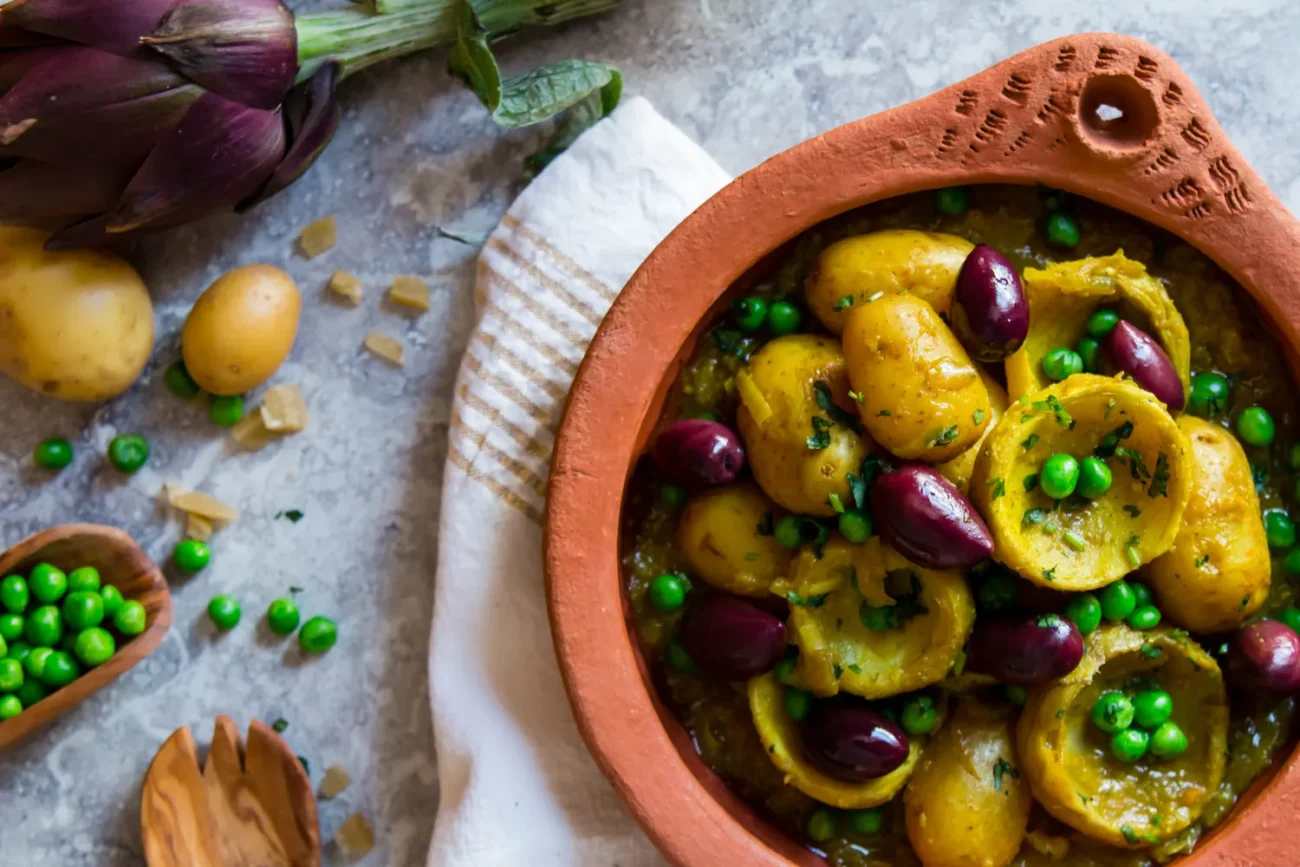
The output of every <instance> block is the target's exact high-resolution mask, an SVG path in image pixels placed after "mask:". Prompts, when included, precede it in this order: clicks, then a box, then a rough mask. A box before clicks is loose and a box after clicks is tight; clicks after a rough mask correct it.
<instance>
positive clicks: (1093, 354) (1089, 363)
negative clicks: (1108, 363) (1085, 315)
mask: <svg viewBox="0 0 1300 867" xmlns="http://www.w3.org/2000/svg"><path fill="white" fill-rule="evenodd" d="M1074 351H1075V352H1077V353H1078V354H1079V358H1080V359H1081V360H1082V361H1083V372H1084V373H1096V372H1097V371H1098V370H1100V369H1101V344H1100V343H1098V342H1097V341H1095V340H1093V339H1092V338H1091V337H1085V338H1083V339H1082V340H1080V341H1079V345H1078V346H1077V347H1075V350H1074Z"/></svg>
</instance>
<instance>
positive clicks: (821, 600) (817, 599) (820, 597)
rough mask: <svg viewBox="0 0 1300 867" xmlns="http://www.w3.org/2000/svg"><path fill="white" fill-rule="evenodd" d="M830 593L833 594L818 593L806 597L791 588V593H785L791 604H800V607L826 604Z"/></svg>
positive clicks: (815, 606)
mask: <svg viewBox="0 0 1300 867" xmlns="http://www.w3.org/2000/svg"><path fill="white" fill-rule="evenodd" d="M830 595H831V594H829V593H818V594H817V595H816V596H809V597H808V598H807V599H805V598H804V597H802V596H800V595H799V594H798V593H795V592H794V591H793V590H791V591H790V592H789V593H787V594H785V598H786V599H787V600H788V601H789V602H790V604H791V605H798V606H799V607H800V608H821V607H822V606H823V605H825V604H826V599H827V597H829V596H830Z"/></svg>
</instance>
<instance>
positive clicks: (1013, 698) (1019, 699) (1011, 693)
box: [1005, 686, 1029, 707]
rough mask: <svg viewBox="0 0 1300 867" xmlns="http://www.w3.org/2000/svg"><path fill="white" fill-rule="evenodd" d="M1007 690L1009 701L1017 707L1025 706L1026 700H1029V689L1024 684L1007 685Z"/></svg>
mask: <svg viewBox="0 0 1300 867" xmlns="http://www.w3.org/2000/svg"><path fill="white" fill-rule="evenodd" d="M1005 692H1006V695H1007V701H1009V702H1011V703H1012V704H1014V705H1015V706H1016V707H1024V706H1025V702H1027V701H1029V690H1027V689H1025V688H1024V687H1023V686H1008V687H1005Z"/></svg>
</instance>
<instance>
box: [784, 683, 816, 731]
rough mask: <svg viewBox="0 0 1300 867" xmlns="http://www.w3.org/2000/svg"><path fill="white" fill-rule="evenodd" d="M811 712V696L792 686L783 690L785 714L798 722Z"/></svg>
mask: <svg viewBox="0 0 1300 867" xmlns="http://www.w3.org/2000/svg"><path fill="white" fill-rule="evenodd" d="M810 711H812V694H811V693H808V692H804V691H803V690H802V689H795V688H794V687H792V686H787V687H786V688H785V714H786V716H788V717H790V719H792V720H794V721H795V722H799V721H800V720H802V719H803V718H804V717H806V716H808V714H809V712H810Z"/></svg>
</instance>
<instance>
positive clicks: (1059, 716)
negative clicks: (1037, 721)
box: [1056, 707, 1065, 719]
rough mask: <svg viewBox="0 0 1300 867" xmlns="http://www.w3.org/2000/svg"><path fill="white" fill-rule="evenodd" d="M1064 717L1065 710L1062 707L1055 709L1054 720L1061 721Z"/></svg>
mask: <svg viewBox="0 0 1300 867" xmlns="http://www.w3.org/2000/svg"><path fill="white" fill-rule="evenodd" d="M1064 717H1065V708H1063V707H1058V708H1057V709H1056V718H1057V719H1063V718H1064Z"/></svg>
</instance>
